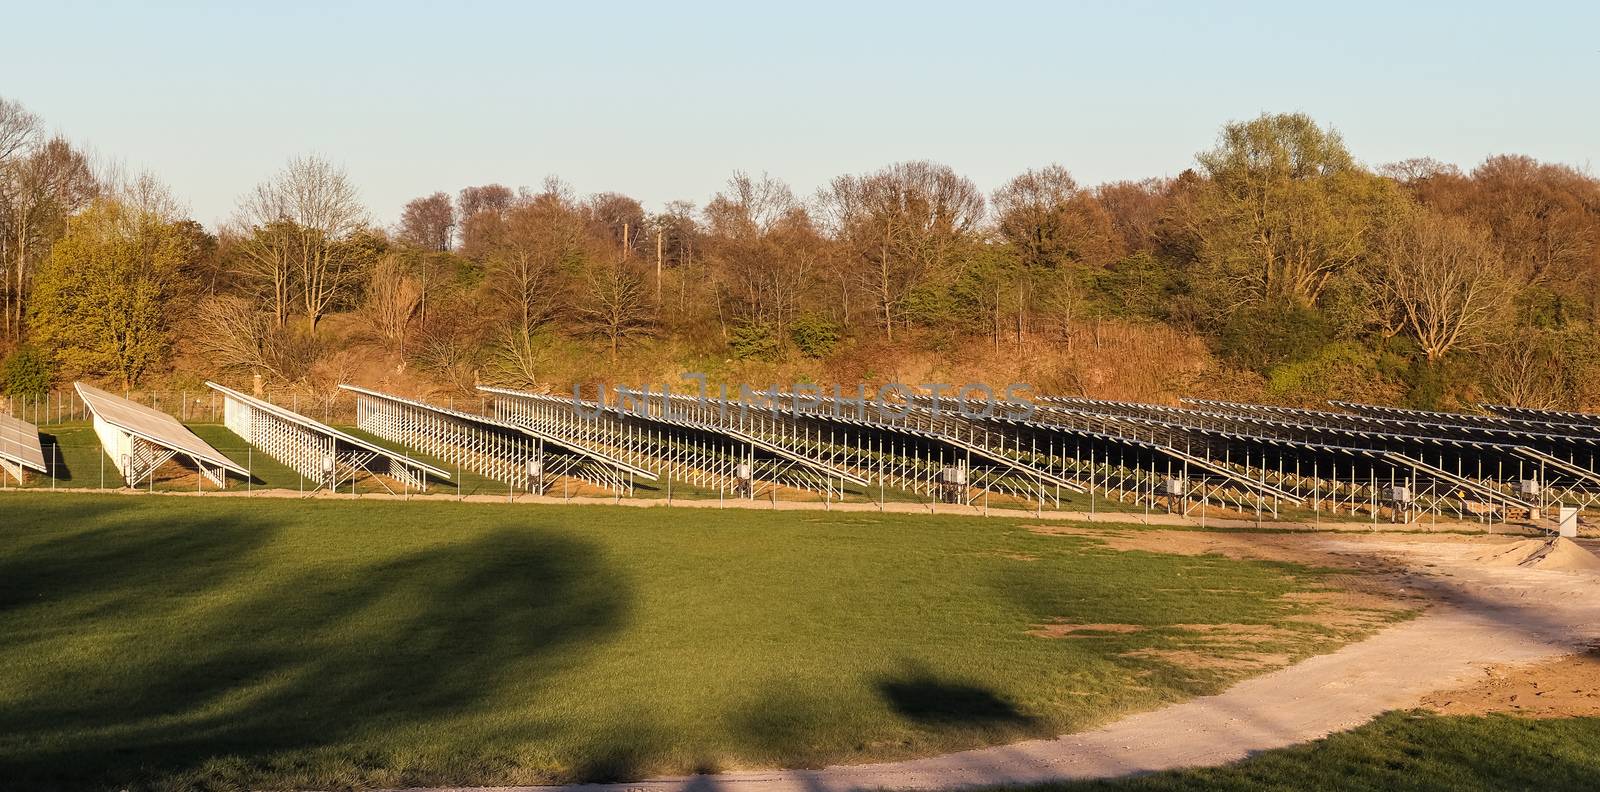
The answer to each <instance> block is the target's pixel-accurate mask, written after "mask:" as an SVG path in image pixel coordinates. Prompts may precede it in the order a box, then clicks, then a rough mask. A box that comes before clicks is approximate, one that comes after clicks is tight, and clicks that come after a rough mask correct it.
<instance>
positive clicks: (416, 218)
mask: <svg viewBox="0 0 1600 792" xmlns="http://www.w3.org/2000/svg"><path fill="white" fill-rule="evenodd" d="M455 229H456V208H455V206H454V205H453V204H451V203H450V196H448V195H446V194H444V193H442V192H436V193H434V194H432V195H426V196H423V197H421V198H414V199H412V200H411V201H409V202H407V203H406V206H405V209H403V210H401V212H400V238H401V239H402V240H404V241H406V242H408V243H410V244H412V245H414V246H416V247H418V248H421V249H423V250H427V251H432V252H443V251H446V250H449V249H450V242H451V241H452V240H453V239H454V238H455Z"/></svg>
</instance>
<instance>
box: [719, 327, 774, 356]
mask: <svg viewBox="0 0 1600 792" xmlns="http://www.w3.org/2000/svg"><path fill="white" fill-rule="evenodd" d="M728 346H729V347H730V348H731V349H732V350H733V356H734V357H736V358H741V359H745V360H752V359H753V360H771V359H772V358H773V357H774V356H776V355H777V353H778V336H777V334H775V333H773V332H772V328H771V327H770V326H768V325H764V324H754V323H751V324H742V325H739V326H738V327H735V328H733V335H732V337H730V338H729V339H728Z"/></svg>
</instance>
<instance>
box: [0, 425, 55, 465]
mask: <svg viewBox="0 0 1600 792" xmlns="http://www.w3.org/2000/svg"><path fill="white" fill-rule="evenodd" d="M0 457H5V458H6V459H9V460H11V461H13V462H16V463H17V464H19V465H22V466H23V467H26V468H31V469H33V470H37V471H39V472H40V473H48V472H50V471H49V469H48V468H46V467H45V466H44V447H43V446H41V445H40V444H39V427H37V426H34V425H33V424H31V423H28V422H27V421H24V420H22V419H21V418H18V417H16V416H14V415H9V414H7V413H0Z"/></svg>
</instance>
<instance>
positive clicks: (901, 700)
mask: <svg viewBox="0 0 1600 792" xmlns="http://www.w3.org/2000/svg"><path fill="white" fill-rule="evenodd" d="M878 694H879V695H880V696H882V697H883V700H884V703H886V704H888V705H889V708H890V709H892V710H894V712H895V713H896V714H898V715H900V716H901V717H904V718H907V719H909V720H912V721H915V722H917V723H920V724H922V725H925V726H985V727H994V726H1000V727H1012V728H1028V727H1030V726H1032V725H1033V724H1034V722H1035V721H1036V719H1035V718H1034V717H1033V716H1031V715H1028V714H1026V713H1024V712H1022V711H1021V710H1019V709H1018V708H1017V706H1016V705H1015V704H1013V703H1012V702H1010V701H1007V700H1006V699H1005V698H1003V697H1001V696H1000V695H999V694H997V693H995V692H994V691H992V690H989V689H988V688H984V687H979V686H977V685H971V684H967V683H964V682H959V681H956V680H951V679H940V678H939V677H937V676H935V675H934V674H933V673H931V672H929V671H928V670H926V669H922V668H912V669H910V670H908V671H905V672H902V673H901V674H898V675H896V676H894V677H890V678H886V679H882V680H879V681H878Z"/></svg>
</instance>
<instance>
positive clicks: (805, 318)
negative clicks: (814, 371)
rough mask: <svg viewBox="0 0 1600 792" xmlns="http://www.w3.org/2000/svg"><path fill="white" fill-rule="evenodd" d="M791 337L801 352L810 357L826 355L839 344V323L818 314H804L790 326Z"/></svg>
mask: <svg viewBox="0 0 1600 792" xmlns="http://www.w3.org/2000/svg"><path fill="white" fill-rule="evenodd" d="M789 338H790V340H792V341H794V346H795V348H796V349H798V350H800V354H802V355H805V356H806V357H810V358H820V357H826V356H827V355H829V354H831V353H832V352H833V350H834V349H836V348H837V347H838V346H839V325H838V324H837V323H835V322H833V321H832V320H830V319H827V318H825V317H822V316H817V315H816V314H804V315H802V316H800V317H798V318H796V319H795V320H794V324H792V325H790V326H789Z"/></svg>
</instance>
